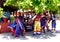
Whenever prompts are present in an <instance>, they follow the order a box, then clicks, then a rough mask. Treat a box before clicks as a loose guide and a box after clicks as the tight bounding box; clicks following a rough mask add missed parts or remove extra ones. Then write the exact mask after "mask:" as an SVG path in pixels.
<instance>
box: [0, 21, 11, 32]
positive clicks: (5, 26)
mask: <svg viewBox="0 0 60 42" xmlns="http://www.w3.org/2000/svg"><path fill="white" fill-rule="evenodd" d="M0 25H1V29H0V33H5V32H11V29H10V28H9V27H8V23H3V22H0Z"/></svg>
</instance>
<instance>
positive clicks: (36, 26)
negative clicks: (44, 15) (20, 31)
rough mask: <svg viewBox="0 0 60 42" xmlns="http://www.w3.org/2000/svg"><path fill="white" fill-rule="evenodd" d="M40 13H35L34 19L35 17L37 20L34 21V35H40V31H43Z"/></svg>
mask: <svg viewBox="0 0 60 42" xmlns="http://www.w3.org/2000/svg"><path fill="white" fill-rule="evenodd" d="M40 18H41V17H40V15H38V14H37V15H35V16H34V17H33V18H32V20H34V19H35V22H34V34H33V35H36V34H38V35H40V31H41V28H40Z"/></svg>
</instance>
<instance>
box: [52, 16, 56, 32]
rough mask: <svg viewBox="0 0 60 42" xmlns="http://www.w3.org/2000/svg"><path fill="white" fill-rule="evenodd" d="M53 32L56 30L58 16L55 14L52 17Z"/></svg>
mask: <svg viewBox="0 0 60 42" xmlns="http://www.w3.org/2000/svg"><path fill="white" fill-rule="evenodd" d="M52 32H53V33H55V32H56V18H55V16H53V17H52Z"/></svg>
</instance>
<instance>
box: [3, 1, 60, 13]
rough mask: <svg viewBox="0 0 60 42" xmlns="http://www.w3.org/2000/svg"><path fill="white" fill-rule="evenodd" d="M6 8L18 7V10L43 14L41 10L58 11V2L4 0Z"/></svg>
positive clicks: (59, 3)
mask: <svg viewBox="0 0 60 42" xmlns="http://www.w3.org/2000/svg"><path fill="white" fill-rule="evenodd" d="M4 5H6V6H8V5H12V6H18V7H19V9H21V8H22V9H23V10H26V9H30V8H31V9H32V10H34V11H35V12H36V13H39V12H43V10H45V8H46V9H48V10H49V11H50V10H51V11H55V10H58V11H60V7H59V6H60V0H17V1H16V0H6V2H5V4H4Z"/></svg>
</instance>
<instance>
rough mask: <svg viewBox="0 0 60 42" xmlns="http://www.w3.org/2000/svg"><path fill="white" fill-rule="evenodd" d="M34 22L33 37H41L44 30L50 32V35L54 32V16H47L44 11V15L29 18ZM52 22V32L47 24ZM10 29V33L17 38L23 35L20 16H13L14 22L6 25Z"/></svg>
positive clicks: (23, 29)
mask: <svg viewBox="0 0 60 42" xmlns="http://www.w3.org/2000/svg"><path fill="white" fill-rule="evenodd" d="M31 20H32V21H34V24H33V25H34V26H33V35H34V36H35V35H41V33H42V32H43V33H45V28H46V29H47V31H52V33H55V32H56V18H55V16H54V15H53V14H52V15H49V13H48V12H47V11H46V12H44V13H38V14H36V15H35V16H33V17H32V18H31ZM51 20H52V30H50V29H49V25H48V24H49V22H50V21H51ZM8 26H9V27H10V28H11V31H12V33H13V35H14V36H16V37H17V36H19V35H20V34H21V35H22V36H23V35H25V31H26V30H25V27H24V22H23V21H22V18H21V15H19V14H17V16H16V15H14V21H13V22H11V23H10V24H9V25H8Z"/></svg>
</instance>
